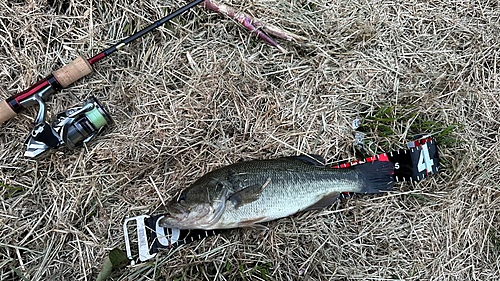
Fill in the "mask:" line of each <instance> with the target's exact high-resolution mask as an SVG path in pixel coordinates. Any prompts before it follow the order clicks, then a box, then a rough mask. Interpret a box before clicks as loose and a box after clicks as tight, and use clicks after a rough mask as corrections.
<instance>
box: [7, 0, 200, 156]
mask: <svg viewBox="0 0 500 281" xmlns="http://www.w3.org/2000/svg"><path fill="white" fill-rule="evenodd" d="M203 1H204V0H194V1H192V2H190V3H189V4H187V5H185V6H184V7H182V8H180V9H178V10H176V11H175V12H173V13H171V14H169V15H168V16H166V17H164V18H162V19H160V20H158V21H156V22H155V23H153V24H151V25H149V26H148V27H146V28H144V29H142V30H141V31H138V32H137V33H135V34H133V35H132V36H130V37H128V38H126V39H124V40H122V41H121V42H119V43H118V44H116V45H114V46H111V47H110V48H108V49H106V50H105V51H103V52H101V53H99V54H97V55H96V56H94V57H92V58H90V59H86V58H84V57H83V56H79V57H78V58H77V59H75V60H74V61H72V62H70V63H69V64H67V65H65V66H63V67H62V68H61V69H58V70H56V71H54V72H52V74H50V75H49V76H47V77H46V78H44V79H42V80H40V81H38V82H37V83H35V84H34V85H33V86H31V87H30V88H28V89H27V90H24V91H22V92H20V93H18V94H15V95H13V96H11V97H9V98H7V99H6V100H4V101H1V102H0V124H1V123H3V122H5V121H7V120H9V119H11V118H13V117H15V116H16V115H17V114H18V113H20V112H21V111H22V110H24V109H25V108H27V107H30V106H33V105H37V104H38V105H39V106H40V110H39V112H38V116H37V118H36V121H35V129H34V130H33V131H32V133H31V135H30V137H29V139H28V140H27V141H26V143H27V144H28V151H27V152H26V153H25V156H28V157H36V156H38V155H40V154H41V153H43V152H44V151H46V150H48V149H49V148H57V147H59V146H60V145H62V144H66V146H68V147H69V148H74V147H75V146H79V145H81V144H82V143H83V142H88V141H90V140H91V139H92V138H93V137H95V136H96V135H97V134H99V133H100V132H101V131H102V129H103V127H104V125H106V124H108V123H111V122H112V120H111V117H110V116H109V115H108V114H107V112H106V110H105V109H104V108H103V107H102V106H101V105H100V104H99V102H98V101H97V100H96V99H95V98H91V99H90V100H89V101H87V102H86V103H84V104H83V105H82V106H81V107H76V108H72V109H69V110H66V111H64V112H61V113H58V114H57V115H56V116H57V118H56V119H57V120H56V121H54V122H53V123H52V124H51V125H48V124H46V123H45V104H44V101H45V100H46V99H47V98H48V97H49V96H51V95H53V94H54V93H57V92H58V91H60V90H62V89H64V88H67V87H68V86H69V85H71V84H72V83H74V82H76V81H77V80H79V79H80V78H82V77H84V76H87V75H89V74H90V73H92V72H93V68H92V66H93V65H95V64H96V63H98V62H99V61H101V60H102V59H103V58H105V57H107V56H110V55H111V54H113V53H115V52H116V51H118V50H120V49H121V48H123V47H124V46H126V45H128V44H130V43H131V42H133V41H135V40H137V39H138V38H140V37H142V36H144V35H146V34H148V33H149V32H151V31H153V30H155V29H156V28H158V27H159V26H161V25H163V24H165V23H166V22H168V21H170V20H172V19H173V18H175V17H177V16H179V15H181V14H182V13H184V12H186V11H187V10H189V9H191V8H193V7H194V6H196V5H198V4H200V3H201V2H203Z"/></svg>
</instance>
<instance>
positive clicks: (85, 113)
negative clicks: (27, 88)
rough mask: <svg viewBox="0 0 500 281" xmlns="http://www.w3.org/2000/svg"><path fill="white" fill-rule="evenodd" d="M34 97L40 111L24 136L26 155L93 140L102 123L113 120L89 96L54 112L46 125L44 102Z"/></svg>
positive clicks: (101, 127) (101, 128) (77, 145)
mask: <svg viewBox="0 0 500 281" xmlns="http://www.w3.org/2000/svg"><path fill="white" fill-rule="evenodd" d="M36 100H37V101H38V103H39V104H40V111H39V112H38V117H37V119H36V125H35V128H34V129H33V131H32V132H31V134H30V135H29V136H28V138H27V139H26V144H27V146H28V147H27V150H26V152H25V153H24V156H26V157H30V158H35V157H38V156H40V155H41V154H43V153H44V152H46V151H47V150H49V149H51V148H59V147H60V146H62V145H65V146H66V147H68V148H69V149H75V148H76V147H79V146H82V145H83V144H84V143H87V142H89V141H91V140H93V139H94V138H95V137H96V136H98V135H99V134H101V132H102V131H103V129H104V128H105V126H106V125H108V124H112V123H113V119H111V116H109V114H108V113H107V112H106V110H105V109H104V107H103V106H102V105H101V104H100V103H99V101H97V99H96V98H95V97H91V98H90V99H89V100H88V101H86V102H85V103H84V104H83V105H82V106H81V107H74V108H70V109H68V110H65V111H62V112H60V113H58V114H56V116H55V117H54V118H53V121H52V122H51V123H50V125H49V124H47V123H46V122H45V104H44V103H43V101H42V99H41V98H40V99H36Z"/></svg>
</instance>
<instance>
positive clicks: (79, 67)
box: [52, 56, 92, 88]
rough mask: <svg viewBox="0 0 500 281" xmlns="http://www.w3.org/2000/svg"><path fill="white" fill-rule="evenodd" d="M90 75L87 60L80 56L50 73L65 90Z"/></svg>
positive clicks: (89, 66) (90, 69)
mask: <svg viewBox="0 0 500 281" xmlns="http://www.w3.org/2000/svg"><path fill="white" fill-rule="evenodd" d="M90 73H92V66H91V65H90V63H89V62H88V60H87V59H85V58H84V57H81V56H80V57H78V58H77V59H76V60H74V61H72V62H70V63H68V64H67V65H65V66H63V67H62V68H61V69H59V70H56V71H54V72H52V75H54V77H55V78H56V79H57V82H59V84H60V85H61V87H63V88H66V87H68V86H69V85H70V84H71V83H73V82H75V81H77V80H78V79H80V78H82V77H84V76H86V75H88V74H90Z"/></svg>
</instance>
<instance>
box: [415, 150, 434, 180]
mask: <svg viewBox="0 0 500 281" xmlns="http://www.w3.org/2000/svg"><path fill="white" fill-rule="evenodd" d="M433 165H434V161H433V160H432V159H431V157H430V156H429V148H428V147H427V143H424V144H423V145H422V151H421V153H420V157H419V159H418V165H417V169H418V172H419V173H420V172H422V171H423V170H427V172H432V166H433Z"/></svg>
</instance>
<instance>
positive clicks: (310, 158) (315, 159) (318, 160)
mask: <svg viewBox="0 0 500 281" xmlns="http://www.w3.org/2000/svg"><path fill="white" fill-rule="evenodd" d="M283 159H295V160H301V161H304V162H306V163H308V164H311V165H314V166H325V163H326V161H325V158H323V157H321V156H319V155H316V154H307V155H306V154H302V155H299V156H289V157H283Z"/></svg>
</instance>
